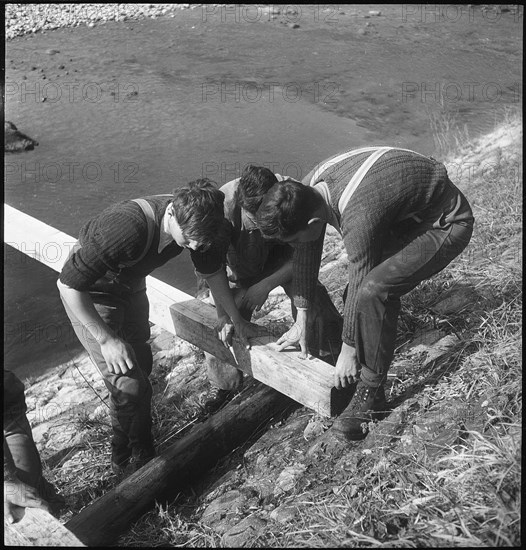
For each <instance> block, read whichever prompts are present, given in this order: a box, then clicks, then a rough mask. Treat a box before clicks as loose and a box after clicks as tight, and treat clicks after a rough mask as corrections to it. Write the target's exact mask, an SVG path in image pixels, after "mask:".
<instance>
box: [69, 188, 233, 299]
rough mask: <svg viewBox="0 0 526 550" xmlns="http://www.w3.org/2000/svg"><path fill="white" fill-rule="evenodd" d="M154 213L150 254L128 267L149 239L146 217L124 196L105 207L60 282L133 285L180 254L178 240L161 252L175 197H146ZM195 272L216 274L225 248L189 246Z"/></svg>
mask: <svg viewBox="0 0 526 550" xmlns="http://www.w3.org/2000/svg"><path fill="white" fill-rule="evenodd" d="M145 199H146V200H147V201H148V202H149V203H150V205H151V206H152V208H153V211H154V214H155V231H154V236H153V240H152V242H151V245H150V248H149V250H148V252H147V253H146V255H145V256H144V257H143V258H142V259H141V260H140V261H138V262H137V263H135V264H134V265H132V266H130V267H120V264H122V263H124V262H133V261H134V260H136V259H137V258H139V257H140V256H141V255H142V253H143V252H144V249H145V247H146V244H147V240H148V222H147V220H146V216H145V214H144V212H143V211H142V209H141V207H140V206H139V205H138V204H137V203H136V202H134V201H131V200H127V201H122V202H119V203H117V204H114V205H112V206H109V207H108V208H106V209H104V210H103V211H102V212H101V213H100V214H99V215H98V216H95V217H94V218H92V219H91V220H89V221H88V222H87V223H86V224H85V225H84V226H83V227H82V228H81V230H80V233H79V244H80V245H81V248H80V249H79V250H77V251H76V252H74V253H73V254H72V255H71V256H70V258H69V259H68V260H67V261H66V263H65V264H64V267H63V268H62V272H61V274H60V281H61V282H62V283H64V284H65V285H67V286H69V287H71V288H74V289H76V290H79V291H84V290H93V289H97V290H99V288H98V287H99V286H100V287H101V288H106V285H104V280H105V278H106V277H108V276H110V278H111V279H112V280H114V281H115V280H116V279H117V280H118V282H119V283H121V284H122V285H128V284H134V283H136V281H138V280H141V279H142V278H144V277H146V276H147V275H149V274H150V273H151V272H152V271H153V270H154V269H156V268H157V267H160V266H161V265H164V264H165V263H166V262H167V261H168V260H170V259H171V258H174V257H175V256H178V255H179V254H181V252H182V251H183V250H184V249H183V248H182V247H180V246H179V245H178V244H177V243H176V242H175V241H172V242H171V243H169V244H168V245H167V246H166V247H165V248H163V249H162V250H161V251H160V252H159V251H158V247H159V241H160V231H161V227H162V221H163V216H164V213H165V211H166V208H167V206H168V204H169V203H170V202H171V200H172V198H171V197H170V196H168V197H166V196H163V197H159V196H151V197H145ZM190 256H191V258H192V262H193V264H194V266H195V268H196V270H197V271H199V272H201V273H203V274H210V273H214V272H215V271H217V270H219V269H220V268H221V267H222V266H223V264H224V247H223V248H222V249H220V248H219V247H211V249H210V250H209V251H207V252H204V253H201V252H196V251H194V250H191V251H190Z"/></svg>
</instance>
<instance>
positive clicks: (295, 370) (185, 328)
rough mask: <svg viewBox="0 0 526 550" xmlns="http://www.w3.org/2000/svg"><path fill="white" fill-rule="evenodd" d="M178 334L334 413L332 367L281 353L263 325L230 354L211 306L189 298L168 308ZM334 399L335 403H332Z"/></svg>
mask: <svg viewBox="0 0 526 550" xmlns="http://www.w3.org/2000/svg"><path fill="white" fill-rule="evenodd" d="M170 310H171V312H172V318H173V322H174V326H175V332H176V334H177V336H179V337H180V338H183V339H184V340H187V341H188V342H190V343H192V344H194V345H196V346H198V347H199V348H201V349H203V350H205V351H207V352H209V353H211V354H212V355H215V356H216V357H218V358H219V359H221V360H223V361H226V362H228V363H230V364H231V365H234V366H236V367H237V368H239V369H240V370H242V371H243V372H245V373H246V374H249V375H250V376H252V377H254V378H255V379H256V380H259V381H261V382H263V383H264V384H267V385H268V386H271V387H273V388H274V389H276V390H278V391H279V392H281V393H283V394H285V395H286V396H288V397H290V398H292V399H294V400H295V401H297V402H298V403H301V404H302V405H305V406H306V407H309V408H311V409H313V410H314V411H316V412H317V413H318V414H321V415H323V416H331V414H335V412H336V411H335V407H336V406H337V405H336V399H335V396H334V391H333V389H334V388H333V386H334V383H333V377H334V367H332V366H331V365H329V364H328V363H325V362H324V361H321V360H319V359H315V358H314V359H308V360H301V359H299V352H297V351H284V352H280V351H277V350H276V349H275V347H274V346H273V345H272V344H273V343H274V342H275V341H276V340H277V338H274V337H273V336H272V335H270V334H268V332H267V331H266V329H265V328H264V327H260V328H261V336H259V337H258V338H254V339H252V340H251V345H252V348H251V349H250V350H246V349H245V348H244V347H243V346H241V345H240V344H239V341H236V339H235V338H234V345H233V354H232V353H231V352H230V351H229V350H228V349H227V348H225V347H224V346H223V344H222V343H221V342H220V341H219V339H218V338H217V335H216V331H215V329H214V325H215V323H216V314H215V310H214V308H213V307H212V306H210V305H208V304H205V303H203V302H201V301H200V300H196V299H192V300H188V301H185V302H179V303H176V304H173V305H172V306H171V308H170ZM333 402H334V403H333Z"/></svg>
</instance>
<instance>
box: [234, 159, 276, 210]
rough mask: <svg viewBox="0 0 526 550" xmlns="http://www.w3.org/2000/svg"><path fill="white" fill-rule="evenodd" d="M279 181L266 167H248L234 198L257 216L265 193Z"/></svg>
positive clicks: (242, 206)
mask: <svg viewBox="0 0 526 550" xmlns="http://www.w3.org/2000/svg"><path fill="white" fill-rule="evenodd" d="M277 181H278V178H277V177H276V176H275V174H274V173H273V172H272V171H271V170H269V169H268V168H265V167H264V166H254V165H252V164H249V165H247V166H246V167H245V168H244V170H243V173H242V174H241V178H240V180H239V185H238V186H237V189H236V192H235V195H234V198H235V200H236V202H237V203H238V204H239V205H240V206H241V208H244V209H245V210H246V211H247V212H249V213H250V214H255V213H256V212H257V210H258V208H259V205H260V204H261V201H262V200H263V197H264V195H265V193H266V192H267V191H268V190H269V189H270V188H271V187H272V186H273V185H274V184H275V183H276V182H277Z"/></svg>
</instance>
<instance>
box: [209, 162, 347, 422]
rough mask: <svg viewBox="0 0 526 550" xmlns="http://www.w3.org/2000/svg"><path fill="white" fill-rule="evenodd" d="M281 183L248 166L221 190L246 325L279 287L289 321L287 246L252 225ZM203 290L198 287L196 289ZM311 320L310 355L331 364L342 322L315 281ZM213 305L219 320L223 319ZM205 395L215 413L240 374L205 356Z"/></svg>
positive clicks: (337, 349) (261, 169) (230, 262)
mask: <svg viewBox="0 0 526 550" xmlns="http://www.w3.org/2000/svg"><path fill="white" fill-rule="evenodd" d="M284 179H285V178H284V177H283V176H281V175H280V174H274V173H273V172H272V171H271V170H269V169H268V168H265V167H264V166H253V165H248V166H247V167H246V168H245V169H244V170H243V173H242V174H241V177H240V178H238V179H235V180H233V181H230V182H228V183H226V184H225V185H223V186H222V187H221V191H222V192H223V193H224V195H225V208H224V212H225V219H226V220H227V221H228V222H229V224H230V229H231V231H230V245H229V247H228V253H227V266H228V271H229V279H230V281H231V283H232V286H233V288H232V292H233V293H234V299H235V300H236V303H237V304H238V306H239V309H240V311H241V314H242V315H243V317H244V318H245V319H247V320H250V319H251V317H252V314H253V313H254V311H258V310H259V309H260V308H261V307H262V306H263V304H264V303H265V302H266V300H267V298H268V296H269V293H270V292H271V291H272V290H273V289H275V288H277V287H279V286H281V287H282V288H283V290H284V291H285V293H286V294H287V295H288V296H289V297H290V299H291V308H292V316H293V318H294V319H296V307H295V306H294V302H293V290H292V272H293V266H292V247H291V246H290V245H288V244H284V243H281V242H279V241H275V240H274V241H273V240H269V239H264V238H263V236H262V235H261V232H260V231H259V229H258V228H257V226H256V222H255V214H256V212H257V209H258V208H259V205H260V204H261V201H262V199H263V196H264V195H265V193H266V192H267V191H268V190H269V189H270V188H271V187H272V186H273V185H274V184H275V183H276V182H277V181H282V180H284ZM200 286H202V285H200ZM312 306H313V309H312V311H311V313H312V315H311V316H310V321H311V323H310V326H309V331H310V332H311V333H312V337H311V338H310V342H309V345H310V349H309V351H310V353H312V354H313V355H315V356H317V357H319V358H321V359H324V360H325V361H328V362H330V363H332V364H334V363H335V362H336V358H337V357H338V354H339V353H340V348H341V339H340V338H341V336H340V335H341V330H342V326H343V319H342V318H341V315H340V314H339V313H338V310H337V309H336V308H335V306H334V304H333V303H332V301H331V299H330V297H329V295H328V293H327V290H326V289H325V287H324V286H323V285H322V284H321V283H319V282H317V284H316V288H315V292H314V302H313V304H312ZM223 314H224V312H223V311H222V308H221V306H218V316H221V315H223ZM205 356H206V365H207V373H208V379H209V380H210V383H211V388H210V391H209V393H208V395H207V398H206V400H205V403H204V408H205V410H206V411H208V412H214V411H215V410H217V409H218V408H219V407H220V406H221V405H222V404H223V403H224V402H225V401H226V400H227V399H228V398H229V397H231V396H232V395H233V394H234V393H235V392H236V391H238V389H239V388H240V386H241V383H242V379H243V373H242V372H241V371H239V370H238V369H236V368H235V367H233V366H232V365H229V364H228V363H224V362H223V361H220V360H219V359H217V358H216V357H214V356H212V355H210V354H207V353H205Z"/></svg>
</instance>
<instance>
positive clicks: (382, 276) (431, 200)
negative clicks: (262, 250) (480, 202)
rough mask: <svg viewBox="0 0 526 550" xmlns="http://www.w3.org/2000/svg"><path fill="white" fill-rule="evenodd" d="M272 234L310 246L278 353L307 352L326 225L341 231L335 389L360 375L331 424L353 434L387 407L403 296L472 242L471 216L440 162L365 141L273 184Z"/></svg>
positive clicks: (263, 224)
mask: <svg viewBox="0 0 526 550" xmlns="http://www.w3.org/2000/svg"><path fill="white" fill-rule="evenodd" d="M256 221H257V224H258V227H259V229H260V230H261V232H262V233H263V235H264V236H266V237H267V238H274V239H275V238H277V239H280V240H281V241H283V242H288V243H305V244H304V245H302V246H300V247H297V248H295V251H294V275H293V277H294V289H295V304H296V307H297V308H298V317H297V321H296V324H295V325H294V326H293V327H292V329H291V330H290V331H289V332H287V333H286V334H284V335H283V336H282V337H281V338H280V339H279V340H278V344H279V349H280V350H283V349H284V348H285V347H287V346H290V345H296V344H299V346H300V348H301V351H302V355H303V356H305V354H306V350H307V341H306V340H307V332H306V330H305V327H306V326H307V320H308V317H309V312H310V308H311V304H312V299H313V290H314V288H315V282H316V279H317V275H318V271H319V268H320V262H321V254H322V248H323V239H324V234H325V227H326V224H327V223H330V224H331V225H333V226H334V227H335V228H336V229H337V230H338V231H339V232H340V233H341V235H342V237H343V241H344V244H345V248H346V251H347V254H348V261H349V277H348V285H347V289H346V293H345V295H344V299H345V306H344V327H343V332H342V339H343V345H342V350H341V352H340V355H339V357H338V360H337V362H336V368H335V373H334V384H335V386H336V387H337V388H343V387H347V386H349V385H350V384H351V383H353V382H355V381H356V380H359V381H358V383H357V386H356V391H355V392H354V395H353V398H352V400H351V402H350V403H349V405H348V407H347V408H346V409H345V411H344V412H343V413H342V414H341V415H340V416H339V418H338V419H337V420H336V422H335V423H334V425H333V430H334V431H335V432H336V433H337V434H340V436H343V437H344V438H346V439H349V440H356V439H361V438H363V437H365V435H366V434H367V423H368V422H369V421H370V420H372V419H373V418H374V417H376V416H378V413H379V412H381V411H382V410H384V409H385V407H386V403H385V394H384V383H385V380H386V378H387V371H388V369H389V366H390V364H391V361H392V359H393V355H394V349H395V340H396V329H397V322H398V316H399V312H400V298H401V296H403V295H404V294H406V293H408V292H409V291H410V290H412V289H413V288H415V287H416V286H417V285H418V284H419V283H420V282H421V281H423V280H424V279H428V278H429V277H431V276H432V275H434V274H436V273H438V272H439V271H441V270H442V269H443V268H444V267H446V266H447V265H448V264H449V263H450V262H451V261H452V260H453V259H454V258H455V257H456V256H458V255H459V254H460V253H461V252H462V250H463V249H464V248H465V247H466V246H467V244H468V243H469V240H470V238H471V234H472V231H473V221H474V220H473V214H472V212H471V208H470V206H469V204H468V202H467V200H466V198H465V197H464V195H463V194H462V193H461V192H460V191H459V190H458V189H457V187H455V185H453V183H452V182H451V181H450V180H449V178H448V175H447V171H446V169H445V167H444V165H443V164H441V163H439V162H437V161H436V160H434V159H433V158H428V157H425V156H423V155H420V154H418V153H415V152H413V151H408V150H405V149H399V148H392V147H365V148H362V149H358V150H353V151H347V152H345V153H342V154H340V155H336V156H335V157H332V158H330V159H328V160H327V161H325V162H323V163H321V164H320V165H319V166H317V167H316V169H315V170H313V171H312V172H310V173H309V174H308V175H307V176H306V177H305V179H304V180H303V184H299V183H297V182H294V181H292V180H288V181H285V182H281V183H277V184H275V185H274V186H273V187H272V188H271V189H270V190H269V191H268V193H267V194H266V196H265V198H264V199H263V201H262V204H261V206H260V208H259V210H258V212H257V216H256Z"/></svg>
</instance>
